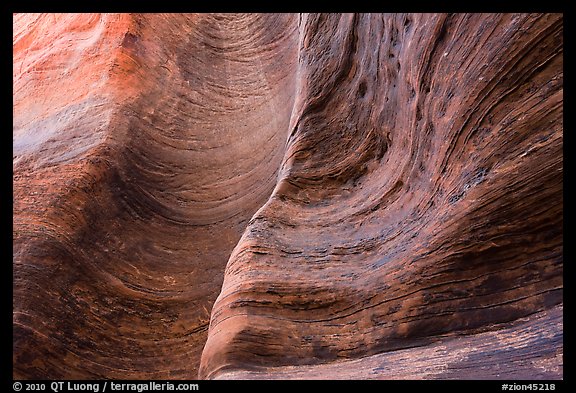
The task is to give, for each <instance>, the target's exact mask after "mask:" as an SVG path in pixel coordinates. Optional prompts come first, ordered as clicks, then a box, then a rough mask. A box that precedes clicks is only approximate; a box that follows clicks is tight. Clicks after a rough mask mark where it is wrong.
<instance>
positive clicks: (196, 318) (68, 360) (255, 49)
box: [13, 14, 563, 379]
mask: <svg viewBox="0 0 576 393" xmlns="http://www.w3.org/2000/svg"><path fill="white" fill-rule="evenodd" d="M13 34H14V35H13V48H14V69H13V73H14V130H13V152H14V153H13V169H14V175H13V178H14V180H13V184H14V208H13V209H14V210H13V212H14V214H13V215H14V220H13V222H14V235H13V237H14V241H13V245H14V261H13V266H14V274H13V280H14V286H13V289H14V297H13V304H14V313H13V332H14V342H13V347H14V351H13V359H14V366H13V375H14V378H36V379H41V378H42V379H54V378H56V379H58V378H136V379H138V378H157V379H163V378H174V379H179V378H195V377H196V376H199V377H201V378H220V379H227V378H265V379H269V378H270V379H271V378H384V379H387V378H398V379H402V378H418V377H422V378H511V377H513V378H520V379H522V378H534V377H538V378H549V379H550V378H551V379H556V378H561V377H562V375H563V371H562V363H563V360H562V337H563V327H562V289H563V279H562V263H563V252H562V246H563V240H562V238H563V231H562V225H563V197H562V191H563V150H562V149H563V124H562V114H563V106H562V105H563V58H562V55H563V39H562V34H563V19H562V15H560V14H499V15H491V14H391V15H379V14H354V15H353V14H344V15H339V14H331V15H316V14H308V15H297V14H282V15H273V14H223V15H212V14H184V15H182V14H177V15H174V14H143V15H138V14H119V15H116V14H101V15H95V14H40V15H34V14H22V15H15V16H14V27H13Z"/></svg>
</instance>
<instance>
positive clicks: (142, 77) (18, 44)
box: [13, 14, 297, 379]
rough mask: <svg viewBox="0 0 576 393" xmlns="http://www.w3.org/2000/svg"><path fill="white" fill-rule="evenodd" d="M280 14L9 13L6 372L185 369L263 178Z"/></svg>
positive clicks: (285, 96) (278, 95)
mask: <svg viewBox="0 0 576 393" xmlns="http://www.w3.org/2000/svg"><path fill="white" fill-rule="evenodd" d="M295 22H296V19H295V18H294V17H293V16H290V15H269V16H260V15H106V14H105V15H89V14H79V15H37V16H36V15H17V16H15V18H14V113H15V119H14V134H13V135H14V141H13V145H14V378H35V379H47V378H50V379H53V378H56V379H58V378H60V379H61V378H161V379H164V378H196V376H197V373H198V365H199V362H200V354H201V351H202V347H203V346H204V343H205V341H206V334H207V329H208V322H209V315H210V309H211V307H212V304H213V303H214V300H215V299H216V296H217V295H218V291H219V290H220V287H221V284H222V279H223V271H224V267H225V265H226V261H227V260H228V257H229V255H230V252H231V251H232V249H233V247H234V246H235V245H236V243H237V242H238V240H239V238H240V236H241V234H242V231H243V230H244V228H245V227H246V223H247V221H248V220H249V219H250V217H251V216H252V215H253V214H254V212H255V211H256V210H257V209H258V208H259V207H260V206H262V204H264V203H265V201H266V200H267V198H268V196H269V195H270V193H271V192H272V190H273V188H274V186H275V183H276V175H277V171H278V168H279V166H280V163H281V160H282V156H283V154H284V144H285V141H286V137H287V129H288V121H289V118H290V113H291V110H292V106H293V95H292V93H293V89H290V88H289V87H290V86H293V85H294V78H295V74H294V70H295V68H296V67H295V66H291V65H292V64H295V63H296V61H297V59H296V56H297V53H296V51H295V48H296V38H295V37H296V35H295V34H294V31H295V29H296V23H295Z"/></svg>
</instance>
